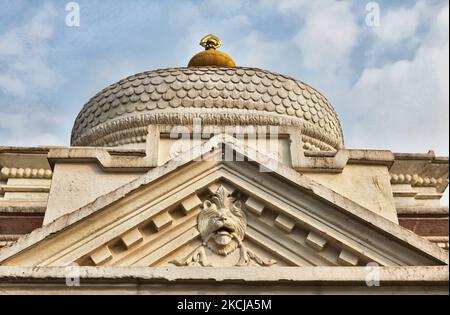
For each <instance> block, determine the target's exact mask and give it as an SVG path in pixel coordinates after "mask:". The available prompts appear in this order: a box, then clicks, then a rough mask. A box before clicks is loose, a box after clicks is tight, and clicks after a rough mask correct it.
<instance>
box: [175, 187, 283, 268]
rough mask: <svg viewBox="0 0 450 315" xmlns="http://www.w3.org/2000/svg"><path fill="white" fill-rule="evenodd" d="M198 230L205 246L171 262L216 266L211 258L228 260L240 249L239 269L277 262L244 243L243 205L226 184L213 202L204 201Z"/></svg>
mask: <svg viewBox="0 0 450 315" xmlns="http://www.w3.org/2000/svg"><path fill="white" fill-rule="evenodd" d="M197 228H198V230H199V232H200V236H201V238H202V242H203V243H202V245H201V246H199V247H198V248H197V249H195V250H194V252H193V253H192V254H190V255H189V256H187V257H186V258H184V259H182V260H175V261H172V262H171V263H173V264H175V265H177V266H193V265H201V266H212V265H213V264H211V263H210V261H209V259H208V256H209V255H217V256H219V257H225V256H228V255H230V254H232V253H234V252H235V251H236V250H239V253H238V260H237V262H236V263H235V265H236V266H248V265H250V264H252V263H254V264H256V265H260V266H270V265H273V264H275V263H276V261H274V260H272V259H265V258H261V257H259V256H258V255H257V254H256V253H254V252H253V251H252V250H250V249H249V248H247V247H246V246H245V245H244V244H243V243H242V242H243V240H244V236H245V230H246V228H247V218H246V216H245V213H244V211H243V209H242V203H241V201H239V200H237V199H236V198H234V197H232V196H230V195H229V194H228V192H227V190H226V189H225V187H223V186H222V185H220V186H219V188H218V189H217V191H216V192H215V193H214V195H213V196H212V197H211V198H210V199H209V200H206V201H204V202H203V209H202V211H201V212H200V213H199V215H198V218H197ZM208 254H209V255H208Z"/></svg>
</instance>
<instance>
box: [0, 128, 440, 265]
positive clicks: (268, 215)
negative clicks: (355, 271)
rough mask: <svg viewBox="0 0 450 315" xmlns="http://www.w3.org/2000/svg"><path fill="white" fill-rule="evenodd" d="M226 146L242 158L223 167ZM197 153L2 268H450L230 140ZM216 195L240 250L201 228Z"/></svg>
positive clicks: (47, 229)
mask: <svg viewBox="0 0 450 315" xmlns="http://www.w3.org/2000/svg"><path fill="white" fill-rule="evenodd" d="M225 147H227V148H229V149H231V150H232V151H233V152H234V154H235V155H236V154H237V155H240V156H243V157H245V158H244V159H243V160H244V161H223V159H222V158H223V151H222V149H223V148H225ZM197 151H198V152H197ZM197 151H196V153H195V154H194V156H191V155H192V154H191V153H192V152H188V153H190V154H191V155H189V158H186V157H187V156H188V153H186V154H185V155H184V156H181V157H179V158H178V159H177V160H173V161H169V162H168V163H166V164H165V165H163V166H161V167H157V168H155V169H153V170H150V171H149V172H148V173H146V174H145V175H143V176H141V177H140V178H138V179H136V180H133V181H131V182H130V183H128V184H126V185H124V186H122V187H120V188H119V189H117V190H115V191H113V192H111V193H108V194H106V195H104V196H102V197H100V198H98V199H97V200H96V201H94V202H93V203H90V204H87V205H86V206H84V207H82V208H80V209H78V210H77V211H75V212H73V213H70V214H67V215H65V216H63V217H61V218H59V219H57V220H55V221H54V222H52V223H49V224H47V225H45V226H43V227H42V228H40V229H37V230H35V231H33V232H32V233H31V234H29V235H27V236H25V237H23V238H21V239H19V240H18V242H16V243H15V244H13V245H12V246H11V247H8V248H5V249H3V250H2V251H1V252H0V265H17V266H67V265H70V264H73V263H77V264H79V265H85V266H152V267H153V266H167V265H174V264H177V265H205V261H206V262H208V263H210V264H212V265H217V266H229V265H236V264H237V263H238V262H239V261H240V258H242V257H244V258H245V259H244V260H246V263H248V265H267V266H269V265H274V264H273V262H276V263H277V264H276V265H278V266H327V265H328V266H347V265H365V264H367V263H369V262H375V263H377V264H379V265H382V266H398V265H403V266H422V265H445V264H448V254H447V252H445V251H443V250H442V249H440V248H439V247H437V246H436V245H434V244H432V243H430V242H428V241H426V240H425V239H422V238H420V237H419V236H417V235H415V234H414V233H412V232H410V231H408V230H406V229H404V228H402V227H400V226H398V225H397V224H395V223H393V222H391V221H389V220H387V219H385V218H383V217H381V216H379V215H377V214H375V213H373V212H371V211H369V210H368V209H365V208H363V207H361V206H360V205H358V204H356V203H354V202H352V201H351V200H349V199H347V198H345V197H343V196H341V195H339V194H337V193H336V192H334V191H332V190H330V189H328V188H326V187H324V186H322V185H320V184H318V183H316V182H314V181H312V180H311V179H308V178H306V177H304V176H302V175H300V174H298V173H297V172H296V171H295V170H293V169H291V168H288V167H286V166H284V165H281V164H279V163H278V162H276V161H271V162H270V163H264V169H263V171H261V170H262V164H263V163H262V162H261V161H260V160H259V159H260V158H259V157H258V156H259V154H258V153H257V152H250V151H251V149H250V148H248V147H245V146H243V145H241V144H237V143H236V141H235V140H234V138H230V137H226V136H223V137H215V138H213V139H211V140H210V141H209V142H207V143H206V144H204V145H202V147H201V148H199V149H198V150H197ZM249 152H250V154H249ZM199 155H201V156H202V157H203V158H202V159H199V158H198V156H199ZM248 156H252V158H248ZM265 159H266V160H265V162H267V158H265ZM268 165H269V166H268ZM219 188H221V189H224V190H226V192H227V197H226V198H231V199H230V200H232V201H227V202H228V203H227V204H226V205H224V206H223V207H224V208H227V209H229V208H230V207H232V206H230V202H232V204H234V202H238V204H236V205H235V206H237V205H239V207H240V209H241V211H243V213H244V215H245V218H246V225H245V229H244V232H243V233H244V234H243V237H242V238H241V239H240V240H239V245H238V246H237V247H236V249H235V250H233V251H232V252H231V253H227V254H225V255H224V254H221V253H217V252H215V251H214V250H211V246H208V244H207V241H205V238H204V237H203V236H202V233H201V229H200V228H199V214H200V213H201V212H202V211H204V209H205V207H206V206H208V205H212V204H214V196H215V195H216V194H217V193H218V191H219ZM205 205H206V206H205ZM230 233H231V232H230ZM227 237H228V236H227V235H226V233H225V232H224V236H223V237H222V236H220V237H218V241H217V242H218V243H226V242H227V241H229V239H227ZM236 240H237V238H236ZM233 255H235V257H234V258H233V257H232V256H233ZM205 256H206V257H207V259H206V260H205V259H204V258H205ZM221 259H222V260H221ZM233 259H234V260H233ZM241 264H242V260H241Z"/></svg>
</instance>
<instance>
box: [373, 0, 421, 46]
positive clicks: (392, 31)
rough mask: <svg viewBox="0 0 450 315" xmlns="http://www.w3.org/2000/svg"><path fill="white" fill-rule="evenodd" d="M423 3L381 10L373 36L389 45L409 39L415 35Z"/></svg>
mask: <svg viewBox="0 0 450 315" xmlns="http://www.w3.org/2000/svg"><path fill="white" fill-rule="evenodd" d="M423 7H424V5H423V2H421V1H418V2H417V3H416V4H415V6H413V7H411V8H408V7H401V8H396V9H388V10H381V12H386V13H384V14H382V16H381V19H380V26H379V27H374V28H373V30H374V34H375V35H376V36H377V37H378V38H379V39H380V40H382V41H385V42H387V43H390V44H394V43H397V42H399V41H401V40H404V39H408V38H411V37H412V36H414V35H415V33H416V31H417V28H418V26H419V23H420V19H421V16H422V14H421V10H420V8H423Z"/></svg>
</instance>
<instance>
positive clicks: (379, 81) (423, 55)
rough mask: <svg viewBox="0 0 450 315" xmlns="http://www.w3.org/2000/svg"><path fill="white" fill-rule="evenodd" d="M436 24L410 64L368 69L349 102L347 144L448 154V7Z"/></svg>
mask: <svg viewBox="0 0 450 315" xmlns="http://www.w3.org/2000/svg"><path fill="white" fill-rule="evenodd" d="M415 8H416V9H417V10H423V7H421V6H420V7H419V6H416V7H415ZM399 10H400V11H399V12H402V11H403V10H404V9H399ZM397 14H398V12H395V13H392V15H397ZM415 14H420V13H419V12H418V13H415ZM432 21H433V22H432V24H431V26H430V28H429V30H428V32H427V33H426V35H425V37H424V38H423V40H422V41H421V45H420V46H419V47H418V49H417V50H416V52H415V54H414V56H413V58H412V59H411V60H409V59H400V60H396V61H393V62H388V63H385V64H384V65H382V66H380V67H371V68H367V69H365V70H364V71H363V73H362V75H361V77H360V78H359V80H358V81H357V82H356V84H355V85H354V87H353V88H352V90H351V91H350V93H349V97H348V99H347V102H348V105H349V106H350V107H351V111H350V112H351V116H353V117H352V118H353V119H352V121H351V124H350V125H349V126H347V127H348V129H347V134H346V136H347V143H351V145H352V146H356V147H367V146H368V145H369V146H370V147H377V148H385V149H391V150H394V151H409V152H411V151H412V152H415V151H421V152H425V151H427V150H428V149H434V150H436V151H437V152H438V153H440V154H448V141H449V138H448V132H449V124H448V115H449V108H448V104H449V92H448V85H449V70H448V69H449V40H448V36H449V9H448V5H446V6H444V7H441V8H440V10H439V11H436V12H435V16H434V17H433V18H432Z"/></svg>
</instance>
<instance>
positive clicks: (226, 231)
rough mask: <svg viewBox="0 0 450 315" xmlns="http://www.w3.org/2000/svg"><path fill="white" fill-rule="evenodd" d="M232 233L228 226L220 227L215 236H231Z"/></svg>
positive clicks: (232, 230)
mask: <svg viewBox="0 0 450 315" xmlns="http://www.w3.org/2000/svg"><path fill="white" fill-rule="evenodd" d="M232 233H234V229H233V228H231V227H228V226H222V227H221V228H219V229H217V230H216V234H232Z"/></svg>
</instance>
